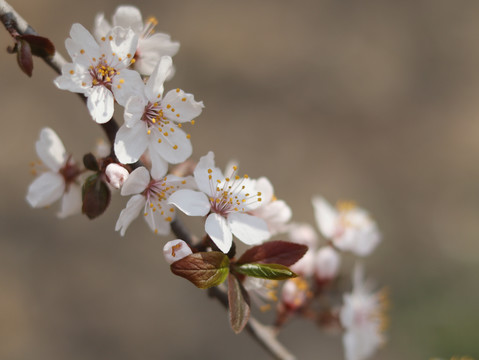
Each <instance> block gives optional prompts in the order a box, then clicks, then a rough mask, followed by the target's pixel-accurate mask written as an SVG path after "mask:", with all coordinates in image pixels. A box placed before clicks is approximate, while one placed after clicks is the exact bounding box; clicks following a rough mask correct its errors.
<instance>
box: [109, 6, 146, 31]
mask: <svg viewBox="0 0 479 360" xmlns="http://www.w3.org/2000/svg"><path fill="white" fill-rule="evenodd" d="M113 25H114V26H121V27H124V28H131V29H132V30H133V31H134V32H135V33H137V34H138V33H140V31H141V30H142V29H143V19H142V17H141V12H140V10H138V8H136V7H134V6H125V5H124V6H118V7H117V8H116V11H115V14H114V15H113Z"/></svg>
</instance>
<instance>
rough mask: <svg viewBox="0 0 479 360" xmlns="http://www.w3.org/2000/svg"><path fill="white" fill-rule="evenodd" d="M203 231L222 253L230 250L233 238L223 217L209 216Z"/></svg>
mask: <svg viewBox="0 0 479 360" xmlns="http://www.w3.org/2000/svg"><path fill="white" fill-rule="evenodd" d="M173 195H174V194H173ZM205 231H206V233H207V234H208V235H209V236H210V238H211V240H213V242H214V243H215V244H216V246H218V248H219V249H220V250H221V251H222V252H224V253H227V252H228V251H229V250H230V248H231V244H232V243H233V236H232V234H231V230H230V229H229V227H228V223H227V222H226V219H225V218H224V217H223V216H221V215H218V214H214V213H213V214H210V215H209V216H208V217H207V218H206V221H205Z"/></svg>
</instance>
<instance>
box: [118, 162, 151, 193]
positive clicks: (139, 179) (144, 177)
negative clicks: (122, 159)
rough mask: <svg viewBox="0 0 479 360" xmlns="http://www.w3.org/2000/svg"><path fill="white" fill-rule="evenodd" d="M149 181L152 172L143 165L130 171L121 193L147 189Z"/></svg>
mask: <svg viewBox="0 0 479 360" xmlns="http://www.w3.org/2000/svg"><path fill="white" fill-rule="evenodd" d="M149 183H150V173H149V172H148V170H147V169H146V168H145V167H143V166H141V167H139V168H137V169H135V170H133V171H132V172H131V173H130V175H129V176H128V179H126V181H125V183H124V184H123V187H122V188H121V195H123V196H127V195H133V194H139V193H141V192H142V191H143V190H145V189H146V187H147V186H148V184H149Z"/></svg>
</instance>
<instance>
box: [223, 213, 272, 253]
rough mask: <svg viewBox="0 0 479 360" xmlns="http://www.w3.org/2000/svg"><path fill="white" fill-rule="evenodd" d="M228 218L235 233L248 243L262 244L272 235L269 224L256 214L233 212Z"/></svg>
mask: <svg viewBox="0 0 479 360" xmlns="http://www.w3.org/2000/svg"><path fill="white" fill-rule="evenodd" d="M227 220H228V225H229V227H230V229H231V232H232V233H233V235H234V236H236V237H237V238H238V239H240V240H241V241H242V242H244V243H245V244H247V245H256V244H261V243H262V242H263V241H265V240H268V239H269V237H270V233H269V230H268V225H266V222H265V221H264V220H263V219H260V218H258V217H256V216H252V215H248V214H244V213H240V212H233V213H231V214H229V215H228V218H227Z"/></svg>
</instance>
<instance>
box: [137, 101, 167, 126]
mask: <svg viewBox="0 0 479 360" xmlns="http://www.w3.org/2000/svg"><path fill="white" fill-rule="evenodd" d="M141 120H143V121H144V122H146V124H147V125H148V127H150V126H156V125H158V126H159V128H161V127H163V126H164V125H165V124H167V123H169V121H168V120H166V118H165V116H164V115H163V109H162V107H161V105H160V103H158V102H155V103H151V102H148V104H147V105H146V106H145V111H144V113H143V117H142V118H141Z"/></svg>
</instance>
